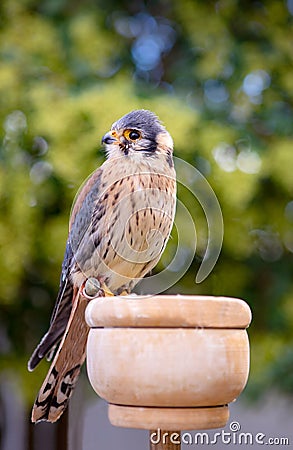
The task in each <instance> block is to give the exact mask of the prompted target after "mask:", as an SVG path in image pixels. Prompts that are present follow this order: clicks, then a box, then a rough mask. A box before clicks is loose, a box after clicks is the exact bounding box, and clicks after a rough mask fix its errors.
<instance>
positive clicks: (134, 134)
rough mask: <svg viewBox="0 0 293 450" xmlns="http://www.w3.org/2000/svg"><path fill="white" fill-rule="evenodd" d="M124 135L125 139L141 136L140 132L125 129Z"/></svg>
mask: <svg viewBox="0 0 293 450" xmlns="http://www.w3.org/2000/svg"><path fill="white" fill-rule="evenodd" d="M124 135H125V137H126V138H127V139H130V140H131V141H136V140H137V139H139V138H140V137H141V134H140V132H139V131H137V130H126V131H125V133H124Z"/></svg>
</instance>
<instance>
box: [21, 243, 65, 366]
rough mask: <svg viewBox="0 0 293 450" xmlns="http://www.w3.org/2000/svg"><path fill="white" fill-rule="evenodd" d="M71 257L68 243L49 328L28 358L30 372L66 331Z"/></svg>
mask: <svg viewBox="0 0 293 450" xmlns="http://www.w3.org/2000/svg"><path fill="white" fill-rule="evenodd" d="M72 257H73V255H72V249H71V246H70V243H69V242H67V246H66V250H65V255H64V260H63V264H62V272H61V277H60V287H59V292H58V295H57V299H56V303H55V307H54V310H53V313H52V316H51V321H50V327H49V330H48V332H47V333H46V334H45V335H44V336H43V338H42V340H41V342H40V343H39V345H38V346H37V347H36V349H35V351H34V352H33V354H32V356H31V357H30V360H29V362H28V369H29V370H30V371H32V370H34V368H35V367H36V366H37V365H38V364H39V362H40V361H41V360H42V359H43V358H44V356H46V355H47V353H48V352H49V351H50V350H52V348H53V347H54V346H55V345H56V344H57V343H58V342H59V341H60V340H61V338H62V335H63V333H64V331H65V329H66V325H67V322H68V320H69V317H70V313H71V309H72V297H73V285H72V283H71V281H70V279H69V271H70V265H71V261H72Z"/></svg>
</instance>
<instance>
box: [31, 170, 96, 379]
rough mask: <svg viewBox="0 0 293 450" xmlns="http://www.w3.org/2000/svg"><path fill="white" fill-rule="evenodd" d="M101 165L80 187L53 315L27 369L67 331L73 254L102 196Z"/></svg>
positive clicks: (34, 365)
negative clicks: (100, 194)
mask: <svg viewBox="0 0 293 450" xmlns="http://www.w3.org/2000/svg"><path fill="white" fill-rule="evenodd" d="M102 172H103V171H102V168H99V169H97V170H96V171H95V172H94V173H93V174H92V175H91V176H90V177H89V178H88V179H87V181H86V182H85V184H84V185H83V187H82V188H81V189H80V191H79V193H78V195H77V197H76V201H75V203H74V206H73V209H72V212H71V217H70V226H69V238H68V241H67V245H66V250H65V255H64V260H63V264H62V272H61V277H60V287H59V292H58V295H57V299H56V303H55V307H54V310H53V313H52V316H51V321H50V327H49V330H48V332H47V333H46V334H45V335H44V337H43V338H42V340H41V341H40V343H39V345H38V346H37V348H36V349H35V351H34V352H33V354H32V356H31V358H30V360H29V362H28V369H29V370H30V371H32V370H33V369H34V368H35V367H36V366H37V365H38V363H39V362H40V361H41V360H42V359H43V358H44V356H46V355H47V354H48V353H49V352H50V351H51V350H52V349H53V350H54V347H55V346H56V344H58V343H59V342H60V340H61V338H62V335H63V334H64V332H65V329H66V326H67V323H68V321H69V317H70V313H71V310H72V305H73V288H74V286H73V284H72V281H71V278H70V271H71V268H72V265H73V264H74V263H75V260H74V255H75V253H76V252H77V250H78V246H79V244H80V242H81V240H82V238H83V236H84V234H85V233H86V232H87V230H88V229H89V227H91V225H92V214H93V210H94V207H95V202H96V199H97V198H98V196H99V189H100V179H101V176H102Z"/></svg>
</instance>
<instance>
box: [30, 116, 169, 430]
mask: <svg viewBox="0 0 293 450" xmlns="http://www.w3.org/2000/svg"><path fill="white" fill-rule="evenodd" d="M102 143H103V144H105V150H106V154H107V159H106V161H105V162H104V163H103V164H102V166H101V167H100V168H98V169H97V170H96V171H95V172H93V174H92V175H91V176H90V177H89V178H88V179H87V180H86V182H85V183H84V185H83V186H82V188H81V189H80V191H79V193H78V195H77V197H76V200H75V203H74V205H73V208H72V211H71V217H70V222H69V235H68V240H67V245H66V250H65V256H64V261H63V264H62V273H61V277H60V287H59V292H58V295H57V300H56V304H55V307H54V310H53V313H52V317H51V321H50V326H49V330H48V332H47V333H46V334H45V336H44V337H43V339H42V340H41V342H40V343H39V345H38V346H37V348H36V349H35V351H34V353H33V354H32V356H31V358H30V360H29V363H28V368H29V370H33V369H34V368H35V367H36V366H37V364H38V363H39V362H40V361H41V359H42V358H43V357H44V356H48V355H49V359H50V356H51V355H54V356H53V361H52V364H51V367H50V369H49V372H48V374H47V376H46V378H45V380H44V382H43V384H42V387H41V389H40V391H39V393H38V396H37V398H36V400H35V403H34V406H33V410H32V421H33V422H37V421H40V420H46V421H49V422H55V421H56V420H57V419H58V418H59V417H60V416H61V414H62V413H63V411H64V409H65V408H66V406H67V403H68V400H69V397H70V395H71V393H72V391H73V389H74V387H75V384H76V382H77V379H78V376H79V372H80V368H81V366H82V364H83V362H84V360H85V354H86V341H87V336H88V331H89V327H88V325H87V324H86V322H85V318H84V313H85V308H86V306H87V304H88V302H89V301H90V300H91V298H93V296H101V295H121V294H122V295H125V294H127V293H130V292H131V291H132V289H133V288H134V286H135V285H136V284H137V283H138V282H139V280H141V278H143V277H144V276H145V275H146V274H147V273H148V272H150V271H151V269H152V268H153V267H154V266H155V265H156V264H157V262H158V260H159V259H160V256H161V254H162V252H163V250H164V248H165V246H166V243H167V240H168V238H169V236H170V232H171V229H172V225H173V220H174V215H175V205H176V174H175V169H174V164H173V141H172V138H171V136H170V134H169V133H168V132H167V130H166V129H165V128H164V126H163V125H162V124H161V122H160V121H159V119H158V117H157V116H156V115H155V114H154V113H152V112H150V111H147V110H135V111H132V112H130V113H129V114H126V115H125V116H123V117H122V118H121V119H119V120H118V121H117V122H115V123H114V124H113V125H112V127H111V130H110V131H109V132H108V133H106V134H105V135H104V137H103V139H102ZM93 281H96V283H94V284H95V285H96V286H94V289H91V287H93ZM97 286H98V287H100V289H96V290H95V288H96V287H97ZM91 295H92V296H91Z"/></svg>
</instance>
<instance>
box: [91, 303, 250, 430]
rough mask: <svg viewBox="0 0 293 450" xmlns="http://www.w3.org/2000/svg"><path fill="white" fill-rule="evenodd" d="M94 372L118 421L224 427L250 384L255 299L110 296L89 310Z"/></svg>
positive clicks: (100, 391) (98, 389)
mask: <svg viewBox="0 0 293 450" xmlns="http://www.w3.org/2000/svg"><path fill="white" fill-rule="evenodd" d="M86 320H87V323H88V325H89V326H90V327H91V330H90V333H89V338H88V345H87V370H88V376H89V379H90V382H91V384H92V386H93V388H94V390H95V391H96V392H97V394H98V395H99V396H100V397H102V398H104V399H105V400H107V402H108V403H109V418H110V421H111V423H112V424H113V425H117V426H122V427H131V428H144V429H157V428H161V429H164V430H166V429H167V430H178V429H179V430H184V429H185V430H186V429H207V428H218V427H223V426H225V424H226V423H227V421H228V418H229V411H228V406H227V405H228V403H230V402H232V401H233V400H235V399H236V398H237V397H238V396H239V394H240V393H241V392H242V390H243V388H244V387H245V385H246V382H247V378H248V373H249V342H248V337H247V332H246V328H247V327H248V326H249V323H250V321H251V312H250V309H249V307H248V305H247V304H246V303H245V302H244V301H242V300H238V299H235V298H226V297H208V296H181V295H178V296H173V295H160V296H154V297H139V296H138V297H108V298H98V299H95V300H92V301H91V302H90V303H89V305H88V307H87V310H86Z"/></svg>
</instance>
